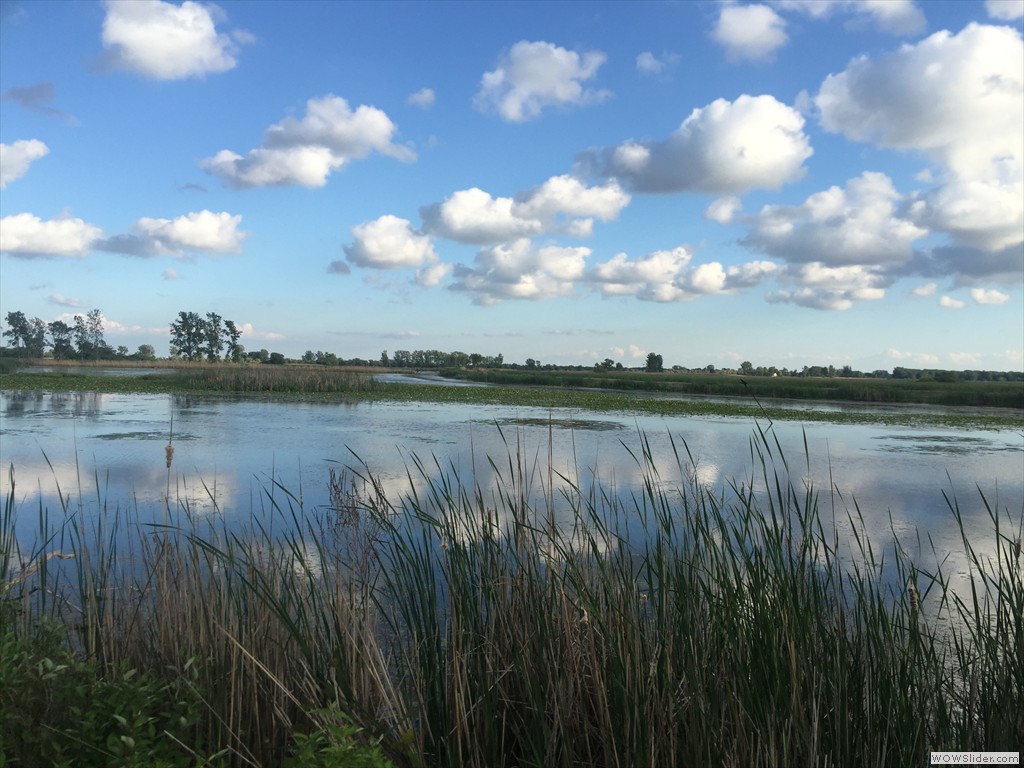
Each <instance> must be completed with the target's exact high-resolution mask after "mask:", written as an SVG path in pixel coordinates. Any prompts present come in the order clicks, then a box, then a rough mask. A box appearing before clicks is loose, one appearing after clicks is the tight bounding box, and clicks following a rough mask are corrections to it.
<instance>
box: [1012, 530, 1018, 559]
mask: <svg viewBox="0 0 1024 768" xmlns="http://www.w3.org/2000/svg"><path fill="white" fill-rule="evenodd" d="M1013 559H1014V560H1019V559H1020V536H1018V537H1017V538H1016V539H1015V540H1014V542H1013Z"/></svg>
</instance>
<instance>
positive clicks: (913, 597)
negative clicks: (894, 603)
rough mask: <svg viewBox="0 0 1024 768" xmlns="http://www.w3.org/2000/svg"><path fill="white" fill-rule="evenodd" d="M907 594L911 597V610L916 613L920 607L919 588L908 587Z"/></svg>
mask: <svg viewBox="0 0 1024 768" xmlns="http://www.w3.org/2000/svg"><path fill="white" fill-rule="evenodd" d="M907 593H908V594H909V595H910V610H911V611H915V612H916V611H917V606H918V597H917V587H915V586H914V585H913V584H911V585H910V586H909V587H907Z"/></svg>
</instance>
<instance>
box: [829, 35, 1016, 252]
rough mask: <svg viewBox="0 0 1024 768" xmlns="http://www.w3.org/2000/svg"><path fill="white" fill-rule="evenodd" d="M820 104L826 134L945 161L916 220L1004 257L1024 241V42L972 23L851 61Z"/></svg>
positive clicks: (920, 200)
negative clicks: (1002, 251) (1005, 251)
mask: <svg viewBox="0 0 1024 768" xmlns="http://www.w3.org/2000/svg"><path fill="white" fill-rule="evenodd" d="M815 104H816V105H817V107H818V110H819V112H820V115H821V122H822V125H823V127H824V128H825V129H826V130H829V131H833V132H836V133H842V134H843V135H845V136H846V137H848V138H850V139H853V140H856V141H868V142H873V143H875V144H877V145H878V146H882V147H891V148H896V149H912V150H918V151H920V152H922V153H925V154H926V155H927V156H928V157H929V158H931V159H932V160H934V161H935V162H937V163H939V164H940V165H941V167H942V173H940V174H939V179H938V181H939V186H938V187H937V188H936V189H934V190H931V191H929V192H926V193H922V194H920V195H918V197H917V200H916V204H915V205H914V206H913V207H912V209H911V213H912V215H913V217H914V219H915V221H917V222H918V223H920V224H921V225H922V226H927V227H928V228H930V229H932V230H935V231H942V232H947V233H948V234H949V235H950V236H951V237H952V238H953V239H954V240H955V241H956V242H959V243H961V244H964V245H968V246H973V247H977V248H982V249H986V250H998V249H1001V248H1004V247H1006V246H1008V245H1013V244H1016V243H1019V242H1021V241H1022V240H1024V145H1022V142H1021V140H1020V137H1021V135H1022V134H1024V43H1022V40H1021V35H1020V33H1019V32H1018V31H1016V30H1014V29H1011V28H1009V27H993V26H984V25H979V24H970V25H968V26H967V27H965V28H964V29H963V30H962V31H961V32H959V33H958V34H955V35H954V34H952V33H950V32H947V31H943V32H937V33H935V34H934V35H931V36H930V37H928V38H926V39H925V40H922V41H921V42H919V43H917V44H916V45H904V46H903V47H901V48H900V49H899V50H898V51H895V52H893V53H890V54H887V55H885V56H880V57H878V58H870V57H867V56H861V57H859V58H857V59H854V60H853V61H852V62H851V63H850V65H849V66H848V67H847V68H846V69H845V70H843V71H842V72H840V73H838V74H834V75H829V76H828V77H827V78H826V79H825V81H824V83H823V84H822V86H821V88H820V90H819V92H818V94H817V96H816V98H815Z"/></svg>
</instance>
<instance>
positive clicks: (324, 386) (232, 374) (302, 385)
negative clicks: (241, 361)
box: [161, 365, 379, 395]
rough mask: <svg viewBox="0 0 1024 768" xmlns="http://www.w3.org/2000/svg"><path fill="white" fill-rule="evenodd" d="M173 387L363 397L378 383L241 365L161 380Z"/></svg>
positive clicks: (347, 375)
mask: <svg viewBox="0 0 1024 768" xmlns="http://www.w3.org/2000/svg"><path fill="white" fill-rule="evenodd" d="M161 381H162V382H166V383H167V384H168V385H170V386H171V387H174V388H177V389H180V390H185V391H190V392H228V393H246V394H248V393H260V392H265V393H294V394H313V395H316V394H326V393H335V394H337V393H340V394H347V393H362V392H370V391H373V390H374V389H375V388H376V387H378V386H379V385H378V382H377V381H376V380H375V379H374V378H373V377H372V376H370V375H368V374H366V373H360V372H355V371H348V370H332V369H329V368H324V367H323V366H315V367H312V366H311V367H298V366H294V367H293V366H279V365H240V366H227V365H220V366H211V367H196V368H185V369H182V370H180V371H178V372H177V373H174V374H170V375H167V376H164V377H162V378H161Z"/></svg>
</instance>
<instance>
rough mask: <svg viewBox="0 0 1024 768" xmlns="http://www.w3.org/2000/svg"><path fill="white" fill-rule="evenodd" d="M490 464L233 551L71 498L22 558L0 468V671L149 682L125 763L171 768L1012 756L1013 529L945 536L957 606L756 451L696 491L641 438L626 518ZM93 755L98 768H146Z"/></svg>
mask: <svg viewBox="0 0 1024 768" xmlns="http://www.w3.org/2000/svg"><path fill="white" fill-rule="evenodd" d="M508 447H509V451H508V456H507V457H505V458H500V459H496V458H494V457H486V459H485V458H483V457H481V459H480V460H486V461H488V462H489V463H491V465H492V466H493V468H494V469H495V470H497V471H498V476H499V479H498V481H496V483H495V484H494V485H493V486H491V487H487V488H482V487H479V486H476V485H474V484H473V483H472V482H471V481H467V480H466V478H465V477H464V475H460V473H459V472H457V471H456V470H455V469H454V468H453V467H451V466H444V465H443V464H441V463H439V462H438V461H436V460H433V461H431V460H422V461H421V460H420V459H418V458H415V457H414V458H413V460H412V461H411V463H410V467H409V480H410V487H411V488H413V489H418V490H411V491H409V492H408V493H406V494H404V495H401V496H399V497H395V496H394V495H393V494H389V493H388V492H387V491H386V489H385V487H384V485H383V484H382V482H381V481H380V480H379V479H378V478H376V477H375V476H373V475H372V474H371V473H369V472H367V471H365V470H360V469H359V468H357V469H356V470H354V471H352V472H351V473H347V474H342V473H339V474H332V476H331V478H330V488H331V496H332V503H331V505H330V506H329V508H324V509H317V510H307V509H305V508H304V507H303V504H302V501H301V496H295V495H293V494H292V493H290V492H289V491H288V490H287V489H285V488H283V487H281V486H279V485H276V484H271V485H270V486H268V487H267V488H266V489H265V493H264V497H263V498H262V499H261V501H260V503H259V505H258V507H259V508H258V509H255V510H251V511H250V515H249V517H248V520H247V522H246V523H245V524H244V525H239V524H237V523H229V522H228V518H227V517H224V518H221V519H219V520H216V521H214V520H211V519H208V518H203V519H201V518H199V517H198V516H197V515H193V514H192V513H191V511H190V510H189V509H188V507H187V505H183V504H174V503H170V502H169V503H168V504H167V505H166V509H165V513H164V514H165V516H166V519H165V521H164V522H163V523H161V524H159V525H146V526H139V525H136V524H135V523H134V522H132V521H133V520H134V519H135V518H136V517H137V510H133V509H131V508H125V507H121V508H114V509H110V508H107V507H106V506H104V505H103V504H102V500H99V499H97V501H96V504H97V506H98V507H99V509H97V510H94V512H95V514H91V515H88V516H87V515H85V514H84V513H83V510H81V509H79V508H76V506H75V505H74V504H72V503H71V501H70V498H68V501H67V502H65V503H64V504H63V508H62V509H61V510H59V511H58V515H57V516H56V520H51V519H49V518H48V512H47V510H44V509H41V510H39V511H38V517H39V521H38V528H39V534H38V536H37V537H36V539H35V541H34V543H31V544H26V543H25V542H17V541H16V540H15V536H14V531H15V529H16V525H15V523H16V518H17V515H18V513H19V510H18V509H17V505H16V504H15V498H16V497H15V493H14V477H13V469H12V471H11V483H10V487H11V491H10V493H9V496H8V499H7V503H6V504H5V505H4V510H3V520H2V521H0V569H2V570H0V577H2V578H3V582H2V584H0V604H2V608H0V610H2V619H3V631H4V638H5V639H4V643H5V644H7V645H11V644H12V643H14V644H17V643H28V644H29V647H30V648H32V647H35V648H38V647H39V644H40V643H43V642H44V641H43V640H41V639H40V638H46V637H49V638H53V637H56V638H57V641H53V640H52V639H51V640H48V641H46V642H49V643H50V645H49V646H46V647H47V648H49V649H50V651H49V652H50V653H51V655H53V654H54V653H55V651H52V648H53V647H54V642H59V644H60V646H61V647H62V648H64V649H66V651H67V652H68V653H70V654H72V655H73V657H74V658H76V659H79V660H82V662H83V663H88V664H90V665H93V668H94V669H96V670H98V673H99V674H100V676H101V677H103V678H104V679H114V680H120V679H121V678H122V677H123V676H124V675H125V674H127V672H126V671H131V672H132V673H133V674H136V675H138V676H139V677H140V678H141V679H143V680H145V681H147V685H149V684H150V683H151V682H152V681H156V682H155V683H152V685H155V686H156V687H155V688H153V690H155V691H158V692H159V697H162V698H164V699H167V702H166V705H165V706H164V707H163V709H164V710H166V711H173V712H180V713H181V714H178V715H176V719H174V720H173V721H170V720H167V721H166V722H165V720H166V718H165V719H164V720H161V719H160V717H161V716H160V715H159V713H158V714H155V715H152V716H151V717H150V720H151V721H152V723H151V725H152V727H151V729H150V730H151V732H152V736H151V738H149V740H148V741H146V740H145V739H142V738H141V737H140V736H139V733H135V736H134V737H133V744H138V743H141V742H143V741H146V743H160V744H163V745H164V746H165V747H166V750H167V751H166V752H165V753H163V754H164V755H165V757H166V756H167V755H171V756H172V757H173V759H172V758H171V757H166V760H167V762H165V763H162V764H167V765H177V764H182V765H185V764H204V765H232V766H234V765H239V766H252V765H282V764H291V765H299V764H308V765H321V764H328V763H326V762H315V761H312V760H314V758H315V756H316V755H320V756H321V757H323V755H325V754H327V753H328V752H327V751H328V750H330V749H340V748H341V746H344V748H345V749H347V750H350V753H351V754H357V753H358V754H360V755H363V756H364V757H366V759H367V760H368V761H369V760H373V761H376V762H355V761H354V759H353V761H352V762H348V763H346V762H343V761H342V760H340V759H339V761H338V762H337V763H331V764H338V765H343V766H344V765H381V766H383V765H387V764H392V765H396V766H431V767H433V766H439V767H440V766H444V767H445V768H447V767H454V766H479V767H480V768H501V767H503V766H509V768H511V767H512V766H552V767H556V766H565V767H566V768H568V767H569V766H573V767H578V766H593V767H594V768H597V767H598V766H602V767H603V766H689V765H704V764H707V765H724V766H748V765H755V766H776V765H778V766H789V765H811V764H813V765H828V766H846V765H849V766H862V765H894V766H896V765H899V766H904V765H915V764H916V765H920V764H925V763H926V762H927V757H928V752H929V750H940V749H941V750H959V751H964V750H986V749H987V750H1017V749H1019V748H1020V744H1021V737H1022V735H1024V572H1022V568H1024V560H1022V555H1021V519H1020V516H1019V514H1018V513H1013V514H1011V513H1010V512H1009V511H1008V510H1002V511H1000V510H998V509H997V508H995V507H993V506H990V505H989V504H988V503H987V502H986V504H985V508H986V509H987V511H988V516H989V520H990V522H991V531H990V533H991V538H990V540H988V541H985V542H979V541H977V540H969V538H968V537H967V535H966V534H964V535H963V554H964V556H965V557H966V561H967V563H968V564H969V567H968V584H969V588H968V589H967V590H963V589H961V590H960V591H955V590H954V589H953V587H952V585H951V584H952V583H951V575H950V574H949V573H945V572H944V571H943V568H942V567H941V566H937V567H932V568H930V569H929V568H928V567H927V566H926V564H924V563H920V562H915V561H914V560H913V559H912V558H911V557H910V556H909V555H908V554H906V553H905V552H904V550H903V549H902V548H901V547H900V546H899V545H898V542H893V541H889V542H886V541H878V540H874V539H872V538H870V537H868V536H867V534H866V533H865V531H864V527H865V526H864V520H863V518H862V516H861V513H860V510H859V509H858V508H857V505H856V503H855V502H854V503H851V505H850V506H846V505H845V504H844V503H843V501H842V498H841V497H838V498H839V507H838V508H836V507H835V506H834V505H835V499H836V498H837V494H836V493H834V492H833V489H829V496H828V498H829V500H830V501H831V502H832V503H831V504H829V505H828V506H829V507H830V509H829V510H828V511H826V510H825V509H824V506H825V505H824V504H823V503H822V501H821V499H819V496H818V491H817V490H816V489H815V488H813V487H810V486H807V485H805V484H803V483H802V482H801V481H800V480H799V479H796V480H791V479H790V466H789V463H788V461H787V459H786V457H784V456H783V455H782V454H781V451H780V449H779V446H778V445H777V443H775V441H774V438H773V437H772V434H771V432H767V433H765V432H761V431H756V432H755V433H754V435H753V437H752V439H751V472H750V475H749V476H747V477H745V478H742V479H737V480H736V481H735V482H731V483H726V484H725V485H724V486H721V487H718V488H708V487H705V486H703V485H701V484H700V482H699V481H698V480H697V478H696V477H695V475H694V473H693V472H692V471H690V467H691V465H692V461H691V459H690V456H689V452H688V448H687V446H686V445H685V444H680V445H679V446H678V453H677V462H676V463H677V466H675V467H673V468H671V476H666V475H665V474H663V469H662V468H659V467H657V466H655V464H654V462H653V460H652V459H651V453H650V451H649V450H648V448H647V444H646V441H645V439H644V437H643V436H642V435H641V436H640V437H639V439H638V447H637V449H636V451H635V457H636V460H637V463H638V465H639V467H640V469H641V470H642V473H643V477H644V484H643V488H642V490H641V491H639V492H637V493H635V494H633V495H632V496H631V497H629V498H628V499H627V500H623V499H622V498H621V496H620V495H619V494H617V493H615V489H614V488H612V487H611V486H607V485H605V486H602V485H601V484H600V483H595V484H593V485H592V486H590V487H583V486H582V485H581V484H580V482H579V481H578V480H577V479H576V478H573V477H564V476H560V475H557V474H555V473H553V472H550V471H549V472H544V471H540V470H538V469H537V464H536V463H535V462H533V461H531V460H529V459H528V457H526V456H525V452H524V451H523V450H522V447H521V446H520V445H519V443H518V441H513V442H510V443H509V445H508ZM806 460H807V461H809V460H810V457H806ZM169 471H170V470H169ZM794 475H795V476H796V475H798V470H796V471H795V472H794ZM97 486H99V483H97ZM938 493H939V492H938V491H937V494H938ZM62 498H65V497H64V496H62ZM946 503H947V507H948V511H949V514H950V515H951V516H952V517H953V518H954V519H955V520H956V521H957V522H958V523H959V524H960V530H961V531H962V532H963V531H965V530H966V527H965V525H964V518H963V515H962V513H961V511H960V508H959V505H958V503H957V500H956V499H954V498H952V497H950V498H948V499H947V500H946ZM833 516H837V517H838V518H839V520H835V519H834V517H833ZM840 527H842V528H843V529H844V530H849V531H852V533H851V534H850V535H845V534H844V535H842V536H841V535H840V533H839V528H840ZM943 554H944V553H932V555H933V556H934V560H935V561H936V562H939V563H942V562H943V557H942V555H943ZM893 573H895V577H893V576H892V574H893ZM33 643H35V645H34V646H33V645H32V644H33ZM25 653H28V652H25ZM29 655H31V654H29ZM39 655H40V654H39V653H37V654H36V656H39ZM26 658H27V657H26ZM32 662H33V665H30V668H31V670H41V671H39V672H38V674H36V672H34V671H32V672H31V674H30V675H29V677H30V678H31V682H32V684H33V686H35V688H40V687H41V688H43V689H45V687H46V686H45V683H46V680H45V678H46V674H47V673H46V670H45V669H44V667H45V665H44V664H42V660H41V659H40V658H36V657H32ZM41 665H42V666H41ZM6 666H9V665H8V664H7V662H4V661H0V673H3V674H6V675H8V676H10V675H11V674H13V673H12V672H11V670H9V669H8V670H7V671H6V672H4V671H3V668H5V667H6ZM119 676H120V677H119ZM161 686H162V687H161ZM30 688H31V686H30ZM22 690H24V688H23V689H22ZM33 690H34V689H33ZM146 690H147V691H148V690H150V689H149V688H147V689H146ZM0 691H2V692H0V704H2V705H3V707H2V709H0V713H2V714H3V717H2V722H3V725H4V729H3V731H0V734H2V737H3V739H4V742H3V744H2V746H3V755H4V756H5V757H6V758H7V759H8V761H9V762H11V763H12V764H14V765H18V764H21V765H31V764H33V762H32V761H33V757H34V756H38V754H40V751H39V750H40V749H43V748H42V747H40V746H39V744H38V743H37V741H33V740H32V739H26V738H25V737H23V736H19V735H18V734H19V733H20V732H19V731H17V730H16V729H15V727H14V726H15V725H17V724H18V723H19V722H20V721H21V717H20V714H19V713H21V714H24V713H23V712H21V710H19V711H18V712H15V711H14V709H13V708H15V707H17V706H18V701H17V700H16V698H15V697H16V696H21V697H24V694H15V693H13V691H12V690H6V689H4V688H3V687H0ZM151 697H157V694H156V693H154V694H151ZM45 699H46V697H45V696H39V697H36V698H32V697H29V700H30V701H35V702H36V704H34V705H33V706H34V707H35V710H33V712H34V716H36V717H38V718H40V720H39V722H42V723H44V724H47V725H46V727H48V728H50V729H51V731H52V733H53V734H58V735H59V734H61V733H65V732H67V731H68V729H69V728H70V727H71V726H69V725H68V724H67V723H66V722H64V721H62V720H61V719H60V716H59V713H58V708H57V707H55V706H54V702H52V701H51V702H50V703H49V705H47V704H46V701H45ZM40 702H42V703H40ZM121 717H125V716H124V715H121ZM48 718H49V720H48ZM125 719H126V720H127V721H129V722H132V721H131V718H126V717H125ZM111 722H114V723H117V724H118V725H117V727H119V728H121V729H122V730H123V727H122V726H120V721H118V720H116V719H114V720H112V721H111ZM153 723H155V724H153ZM339 723H340V725H339ZM111 727H113V726H111ZM62 729H63V730H62ZM115 730H116V729H115ZM133 733H134V732H133ZM114 735H115V736H117V732H115V734H114ZM122 735H123V734H122ZM115 741H116V739H115ZM342 742H344V744H342ZM117 743H120V744H123V742H117ZM311 744H312V745H313V747H314V748H313V749H312V751H310V745H311ZM339 745H341V746H339ZM115 746H116V744H115ZM33 750H35V751H33ZM103 750H107V751H106V752H104V754H105V755H107V757H106V758H105V759H107V760H108V762H103V763H100V762H97V763H95V764H103V765H113V764H117V765H122V764H123V765H128V764H146V763H142V762H139V763H130V762H111V761H110V760H109V754H111V753H110V752H109V750H110V747H108V746H104V747H103V748H102V750H100V751H103ZM81 754H82V753H81V752H80V753H79V757H81ZM311 754H312V755H313V756H314V757H310V758H309V759H310V760H311V761H312V762H308V763H299V762H295V761H296V760H298V759H299V756H300V755H306V756H307V757H309V755H311ZM346 754H349V752H347V753H346ZM385 755H386V758H385ZM177 759H180V760H181V762H180V763H178V762H174V761H173V760H177ZM303 759H305V758H303ZM19 760H20V763H19V762H18V761H19ZM288 761H292V762H291V763H289V762H288ZM386 761H388V762H386ZM37 762H38V761H37ZM150 764H156V763H154V762H152V761H151V763H150Z"/></svg>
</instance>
